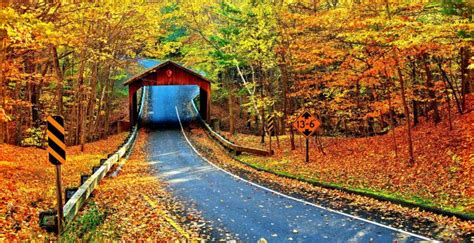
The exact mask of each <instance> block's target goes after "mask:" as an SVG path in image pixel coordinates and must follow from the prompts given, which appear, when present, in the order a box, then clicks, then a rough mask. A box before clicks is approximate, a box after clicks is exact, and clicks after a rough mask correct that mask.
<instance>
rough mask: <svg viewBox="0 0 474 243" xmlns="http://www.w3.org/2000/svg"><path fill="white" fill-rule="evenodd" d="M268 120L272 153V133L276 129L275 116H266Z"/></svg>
mask: <svg viewBox="0 0 474 243" xmlns="http://www.w3.org/2000/svg"><path fill="white" fill-rule="evenodd" d="M266 120H267V131H268V136H269V137H270V152H271V151H272V132H273V129H275V121H274V117H273V115H270V114H268V115H267V116H266Z"/></svg>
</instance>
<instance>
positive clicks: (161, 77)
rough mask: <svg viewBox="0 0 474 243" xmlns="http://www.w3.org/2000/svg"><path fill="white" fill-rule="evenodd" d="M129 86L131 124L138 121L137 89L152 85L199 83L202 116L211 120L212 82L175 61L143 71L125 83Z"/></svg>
mask: <svg viewBox="0 0 474 243" xmlns="http://www.w3.org/2000/svg"><path fill="white" fill-rule="evenodd" d="M124 85H125V86H128V100H129V112H130V113H129V114H130V125H131V126H134V125H135V124H136V123H137V121H138V104H137V90H138V89H140V88H141V87H144V86H152V85H197V86H199V90H200V92H199V96H200V100H199V101H200V102H199V103H200V107H199V113H200V115H201V117H202V118H203V119H204V120H206V121H207V122H209V120H210V110H211V82H210V81H209V80H208V79H206V78H205V77H203V76H202V75H200V74H198V73H196V72H194V71H192V70H190V69H187V68H185V67H183V66H181V65H179V64H177V63H175V62H173V61H166V62H163V63H161V64H159V65H157V66H155V67H152V68H150V69H148V70H146V71H144V72H143V73H140V74H138V75H136V76H133V77H131V78H130V79H129V80H127V81H126V82H125V83H124Z"/></svg>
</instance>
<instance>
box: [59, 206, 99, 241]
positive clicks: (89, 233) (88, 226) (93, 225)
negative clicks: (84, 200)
mask: <svg viewBox="0 0 474 243" xmlns="http://www.w3.org/2000/svg"><path fill="white" fill-rule="evenodd" d="M106 217H107V213H106V212H102V211H100V210H99V208H98V207H97V205H96V204H95V203H94V202H90V203H88V209H87V211H86V212H85V213H84V214H83V215H81V216H79V217H78V218H77V219H76V220H74V221H73V222H72V223H71V224H69V225H68V227H67V229H66V230H65V232H64V233H63V234H62V240H64V241H66V242H75V241H77V239H82V240H93V239H94V237H95V235H94V233H95V231H96V229H97V227H98V226H100V225H101V224H103V223H104V220H105V219H106Z"/></svg>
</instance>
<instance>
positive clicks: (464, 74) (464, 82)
mask: <svg viewBox="0 0 474 243" xmlns="http://www.w3.org/2000/svg"><path fill="white" fill-rule="evenodd" d="M459 52H460V53H459V54H460V56H461V65H460V68H461V96H462V110H464V111H465V110H466V95H467V94H469V93H470V92H471V90H470V87H471V86H470V84H469V82H470V79H469V70H468V69H467V67H468V66H469V59H470V58H471V53H470V51H469V48H465V47H461V49H460V50H459Z"/></svg>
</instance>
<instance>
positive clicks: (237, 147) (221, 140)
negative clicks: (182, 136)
mask: <svg viewBox="0 0 474 243" xmlns="http://www.w3.org/2000/svg"><path fill="white" fill-rule="evenodd" d="M192 104H193V108H194V111H195V112H196V113H197V114H198V118H199V120H200V121H201V123H202V124H203V126H204V128H205V129H206V131H207V133H208V134H209V135H210V136H211V137H212V138H213V139H214V140H216V141H217V142H218V143H219V144H221V145H222V146H223V147H225V148H226V149H228V150H229V151H231V152H233V153H235V154H236V155H240V154H241V153H249V154H256V155H260V156H272V155H273V151H267V150H263V149H257V148H250V147H244V146H240V145H237V144H235V143H232V142H231V141H229V140H227V139H226V138H224V137H223V136H222V135H220V134H219V133H218V132H216V131H214V130H213V129H212V128H211V126H209V124H207V122H205V121H204V120H203V119H202V118H201V116H199V111H198V110H197V107H196V104H195V102H194V100H193V101H192Z"/></svg>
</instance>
